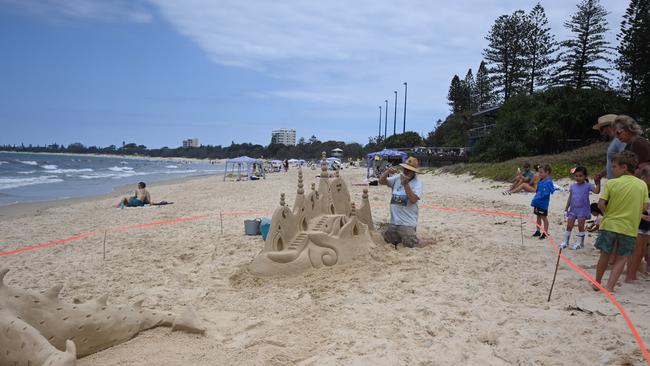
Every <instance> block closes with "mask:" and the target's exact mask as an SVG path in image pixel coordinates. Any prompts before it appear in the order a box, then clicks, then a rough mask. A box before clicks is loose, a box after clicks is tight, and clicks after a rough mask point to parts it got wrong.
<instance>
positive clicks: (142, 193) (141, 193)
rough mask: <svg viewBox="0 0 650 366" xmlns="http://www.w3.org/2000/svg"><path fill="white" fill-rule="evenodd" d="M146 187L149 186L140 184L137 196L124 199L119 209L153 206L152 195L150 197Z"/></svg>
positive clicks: (136, 191) (136, 192) (143, 183)
mask: <svg viewBox="0 0 650 366" xmlns="http://www.w3.org/2000/svg"><path fill="white" fill-rule="evenodd" d="M146 187H147V184H146V183H145V182H140V183H138V188H136V190H135V194H134V195H133V196H132V197H128V198H127V197H124V198H123V199H122V201H120V203H119V204H118V205H117V207H125V206H126V207H138V206H144V205H145V204H151V195H149V191H148V190H147V188H146Z"/></svg>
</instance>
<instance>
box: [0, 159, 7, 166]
mask: <svg viewBox="0 0 650 366" xmlns="http://www.w3.org/2000/svg"><path fill="white" fill-rule="evenodd" d="M2 164H9V162H8V161H2V160H0V165H2Z"/></svg>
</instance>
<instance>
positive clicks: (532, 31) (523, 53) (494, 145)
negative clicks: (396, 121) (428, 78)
mask: <svg viewBox="0 0 650 366" xmlns="http://www.w3.org/2000/svg"><path fill="white" fill-rule="evenodd" d="M607 14H608V12H607V10H606V9H605V8H604V7H603V6H602V5H601V4H600V2H599V0H582V1H581V2H580V3H578V4H577V6H576V11H575V12H574V13H573V14H572V15H571V16H570V17H569V18H568V19H566V20H565V21H564V27H565V28H566V29H567V30H568V31H569V34H570V36H569V37H568V38H567V39H564V40H560V41H557V40H556V37H555V35H553V34H552V33H551V29H550V27H548V18H547V16H546V12H545V10H544V8H543V6H542V5H541V4H540V3H538V4H536V5H535V6H534V7H533V8H532V9H531V10H530V11H528V12H526V11H524V10H516V11H515V12H513V13H512V14H505V15H501V16H500V17H498V18H497V19H496V20H495V21H494V24H493V25H492V27H491V29H490V31H489V32H488V34H487V36H486V37H485V38H486V40H487V41H488V46H487V47H486V48H485V49H484V50H483V58H484V59H483V60H482V61H481V63H480V65H479V67H478V70H477V73H476V76H474V75H473V73H472V69H469V70H468V72H467V73H466V75H465V78H464V79H461V78H460V77H459V76H458V75H454V76H453V77H452V79H451V84H450V87H449V92H448V96H447V98H448V102H449V106H450V112H451V114H450V115H449V116H448V117H447V118H446V120H445V121H444V122H443V121H438V124H437V126H436V127H437V128H436V129H435V131H433V132H432V133H430V134H429V136H428V138H427V142H431V143H434V144H439V145H457V144H458V143H459V142H460V141H459V140H461V139H463V138H465V134H466V133H467V131H468V130H469V129H471V128H473V127H477V126H480V125H483V124H487V123H494V120H488V119H485V118H480V117H479V118H472V114H473V113H475V112H477V111H481V110H485V109H487V108H489V107H492V106H501V108H500V110H499V111H498V112H497V117H496V128H495V131H493V132H492V133H491V134H490V138H489V139H486V140H485V141H482V143H480V144H478V145H477V146H476V147H475V149H474V150H473V153H474V158H475V159H480V160H495V159H496V160H501V159H507V158H510V157H513V156H518V155H522V154H528V153H533V154H534V153H546V152H558V151H562V150H563V149H565V148H571V147H572V146H571V144H567V143H566V142H567V141H569V140H574V141H575V140H580V141H582V142H583V143H584V142H588V141H590V140H593V139H596V138H597V137H598V135H597V134H595V133H594V132H593V131H591V130H590V129H589V127H590V126H591V125H592V124H593V123H594V121H595V119H596V118H597V117H598V115H601V114H605V113H624V114H628V115H631V116H633V117H635V118H636V119H637V120H638V121H639V122H640V123H644V122H647V121H648V120H650V0H631V1H630V3H629V5H628V7H627V10H626V12H625V14H624V16H623V19H622V21H621V25H620V29H619V31H618V33H617V40H618V45H616V46H614V45H612V44H610V42H608V41H607V38H606V35H607V33H608V32H609V31H610V25H609V24H608V22H607V18H606V16H607ZM612 71H617V72H618V78H617V79H614V77H613V74H612ZM550 103H552V105H551V104H550ZM560 106H561V107H560ZM521 108H528V109H527V110H521ZM531 108H532V109H531ZM518 131H520V132H521V133H518Z"/></svg>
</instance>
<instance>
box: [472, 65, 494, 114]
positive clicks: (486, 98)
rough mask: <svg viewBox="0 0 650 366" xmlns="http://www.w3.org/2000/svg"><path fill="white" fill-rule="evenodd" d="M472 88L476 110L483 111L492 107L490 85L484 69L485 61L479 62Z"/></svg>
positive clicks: (486, 71)
mask: <svg viewBox="0 0 650 366" xmlns="http://www.w3.org/2000/svg"><path fill="white" fill-rule="evenodd" d="M475 85H476V86H475V88H474V98H473V99H474V101H475V103H476V109H477V110H479V111H480V110H483V109H485V108H487V107H490V106H491V105H492V94H493V91H492V83H491V82H490V77H489V75H488V70H487V68H486V67H485V61H481V64H480V65H479V67H478V71H477V72H476V81H475Z"/></svg>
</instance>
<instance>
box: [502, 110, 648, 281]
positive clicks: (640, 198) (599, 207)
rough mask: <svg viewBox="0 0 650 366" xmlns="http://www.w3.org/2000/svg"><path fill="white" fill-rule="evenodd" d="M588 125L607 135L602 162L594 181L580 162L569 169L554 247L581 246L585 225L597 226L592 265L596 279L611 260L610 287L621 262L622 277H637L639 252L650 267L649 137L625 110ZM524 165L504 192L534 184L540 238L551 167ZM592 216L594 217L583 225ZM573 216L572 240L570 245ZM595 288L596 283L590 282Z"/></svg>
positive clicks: (543, 235)
mask: <svg viewBox="0 0 650 366" xmlns="http://www.w3.org/2000/svg"><path fill="white" fill-rule="evenodd" d="M593 128H594V129H596V130H598V131H599V132H600V133H601V135H602V136H603V137H605V138H606V139H608V140H609V141H610V144H609V146H608V149H607V164H606V166H605V169H603V171H601V172H599V173H598V174H596V176H595V177H594V182H593V183H591V182H589V178H588V173H587V168H585V167H584V166H580V165H578V166H576V167H574V168H573V169H572V170H571V173H572V175H573V178H574V180H575V183H573V184H572V185H571V186H570V188H569V197H568V199H567V202H566V206H565V209H564V215H565V218H566V221H567V222H566V230H565V231H564V235H563V240H562V242H561V243H560V244H559V247H560V249H564V248H567V247H569V246H570V248H571V249H574V250H578V249H582V248H584V240H585V231H596V230H598V237H597V239H596V242H595V247H596V248H597V249H599V250H600V257H599V259H598V263H597V265H596V281H597V282H598V283H601V281H602V278H603V275H604V273H605V271H606V270H607V268H608V266H609V265H610V264H612V270H611V274H610V277H609V279H608V282H607V284H606V286H605V287H606V288H607V290H608V291H610V292H611V291H614V288H615V286H616V284H617V282H618V279H619V277H620V276H621V274H622V273H623V271H624V270H625V268H626V266H627V270H626V276H625V282H626V283H635V282H636V281H637V272H638V271H639V269H640V267H641V262H642V260H643V258H645V261H646V270H650V255H649V254H650V252H649V251H648V245H649V244H650V211H649V209H650V200H649V198H650V197H649V196H648V187H650V142H648V140H647V139H645V138H644V137H643V136H641V134H642V130H641V127H640V126H639V125H638V124H637V123H636V121H635V120H634V119H633V118H631V117H629V116H626V115H613V114H608V115H604V116H602V117H600V118H599V119H598V123H597V124H596V125H594V126H593ZM523 168H524V169H523V171H520V172H519V173H518V174H517V176H516V177H515V180H514V181H513V184H512V186H511V187H510V189H509V190H508V191H505V192H504V194H511V193H515V192H521V191H527V192H532V191H533V190H534V192H535V196H534V197H533V199H532V201H531V206H532V207H533V213H534V214H535V215H536V217H537V230H536V231H535V233H534V234H533V236H534V237H538V238H539V239H541V240H543V239H546V237H547V235H548V229H549V224H548V207H549V203H550V197H551V194H553V192H554V191H555V185H554V183H553V181H552V179H551V177H550V175H551V171H552V169H551V166H550V165H542V166H535V167H534V168H535V170H536V172H535V173H533V172H532V171H531V170H530V164H525V165H524V167H523ZM604 177H606V178H607V183H606V184H605V186H604V187H602V192H601V179H602V178H604ZM590 193H595V194H599V193H600V197H599V200H598V202H597V203H595V202H594V203H591V202H590V200H589V194H590ZM592 216H593V217H594V221H593V223H592V224H591V225H590V226H585V224H586V223H587V220H589V219H590V218H591V217H592ZM576 222H577V224H578V235H577V240H576V241H575V243H573V244H572V245H570V240H571V232H572V231H573V228H574V227H575V224H576ZM594 289H595V290H597V289H598V287H597V286H594Z"/></svg>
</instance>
